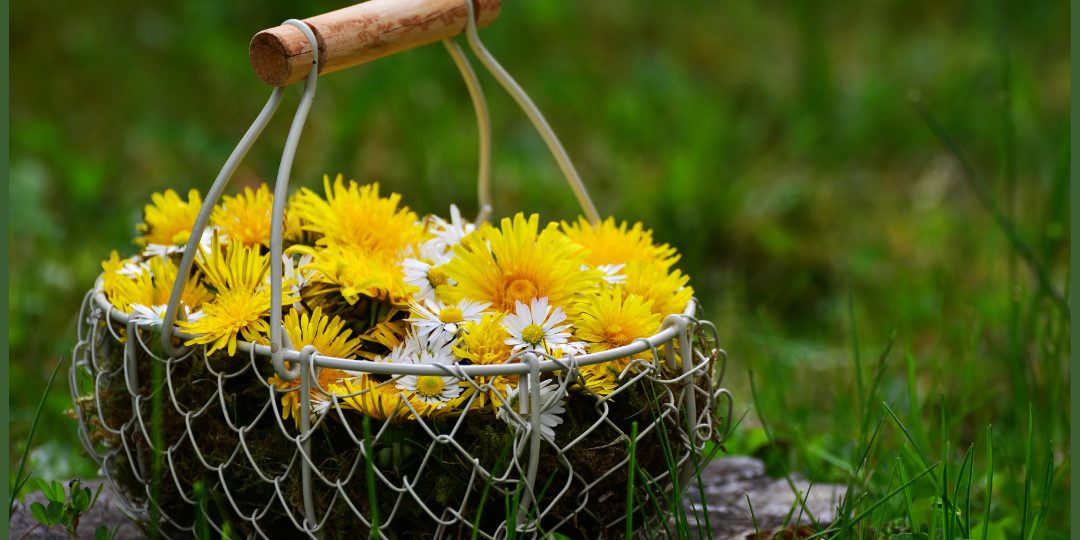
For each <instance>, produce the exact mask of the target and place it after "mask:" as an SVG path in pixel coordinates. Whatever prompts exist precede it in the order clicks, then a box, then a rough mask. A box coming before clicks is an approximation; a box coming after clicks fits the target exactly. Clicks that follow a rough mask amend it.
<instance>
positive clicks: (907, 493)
mask: <svg viewBox="0 0 1080 540" xmlns="http://www.w3.org/2000/svg"><path fill="white" fill-rule="evenodd" d="M896 467H897V469H899V471H900V481H901V482H903V483H904V484H907V472H906V471H905V470H904V460H903V459H901V458H900V456H896ZM904 505H905V506H906V507H907V513H908V527H910V528H911V529H912V530H916V531H917V530H918V525H917V524H916V522H915V504H914V503H913V502H912V500H911V489H910V488H904Z"/></svg>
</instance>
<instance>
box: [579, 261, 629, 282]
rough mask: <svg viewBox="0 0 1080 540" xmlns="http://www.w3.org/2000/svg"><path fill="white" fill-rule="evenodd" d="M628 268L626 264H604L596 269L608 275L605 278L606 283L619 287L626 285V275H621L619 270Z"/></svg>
mask: <svg viewBox="0 0 1080 540" xmlns="http://www.w3.org/2000/svg"><path fill="white" fill-rule="evenodd" d="M624 266H626V265H625V264H602V265H600V266H597V267H596V269H597V270H600V271H602V272H604V273H605V274H607V275H606V276H604V281H606V282H608V283H609V284H611V285H618V284H620V283H626V274H619V270H622V268H623V267H624ZM582 270H584V268H582Z"/></svg>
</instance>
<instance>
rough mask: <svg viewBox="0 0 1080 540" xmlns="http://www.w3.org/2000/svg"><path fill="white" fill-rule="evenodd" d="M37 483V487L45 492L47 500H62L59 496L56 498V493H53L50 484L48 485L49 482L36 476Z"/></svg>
mask: <svg viewBox="0 0 1080 540" xmlns="http://www.w3.org/2000/svg"><path fill="white" fill-rule="evenodd" d="M37 483H38V489H40V490H41V492H42V493H44V494H45V498H46V499H49V502H60V501H63V500H64V499H63V498H60V499H57V498H56V494H55V493H53V489H52V486H50V485H49V483H48V482H46V481H45V480H44V479H42V478H38V481H37Z"/></svg>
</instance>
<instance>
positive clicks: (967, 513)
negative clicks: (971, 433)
mask: <svg viewBox="0 0 1080 540" xmlns="http://www.w3.org/2000/svg"><path fill="white" fill-rule="evenodd" d="M969 451H970V452H971V465H970V466H969V467H968V477H967V497H964V502H965V504H966V505H967V508H965V509H964V531H966V533H965V536H964V538H971V478H972V477H973V476H974V475H975V443H971V450H969Z"/></svg>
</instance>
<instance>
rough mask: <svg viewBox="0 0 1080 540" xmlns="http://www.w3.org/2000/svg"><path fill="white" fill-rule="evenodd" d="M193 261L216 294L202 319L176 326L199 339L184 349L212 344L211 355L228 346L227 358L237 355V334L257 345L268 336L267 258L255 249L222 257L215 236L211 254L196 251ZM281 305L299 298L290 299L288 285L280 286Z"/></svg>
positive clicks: (235, 249) (233, 251) (234, 250)
mask: <svg viewBox="0 0 1080 540" xmlns="http://www.w3.org/2000/svg"><path fill="white" fill-rule="evenodd" d="M199 251H200V255H201V257H199V258H198V259H196V262H197V264H198V265H199V269H200V270H201V271H202V272H203V274H204V275H205V276H206V281H207V283H209V284H210V285H212V286H213V287H214V288H215V289H217V290H218V295H217V297H216V298H214V301H213V302H209V303H207V304H204V305H203V313H204V316H203V317H202V318H201V319H199V320H198V321H195V322H189V323H184V322H181V323H179V325H180V326H182V327H184V328H187V329H188V331H189V332H191V333H193V334H201V335H200V336H198V337H196V338H194V339H192V340H190V341H188V342H187V343H186V344H187V345H193V344H203V343H205V344H211V347H210V351H209V352H211V353H212V352H214V351H216V350H218V349H221V348H223V347H225V346H226V345H227V346H228V352H229V354H230V355H233V354H236V339H237V338H236V337H237V334H241V335H243V336H244V339H246V340H248V341H258V340H259V339H260V338H261V337H262V335H263V334H268V333H269V332H270V325H269V324H268V323H267V322H266V321H264V320H263V317H264V316H265V315H266V314H267V313H268V312H269V311H270V287H268V286H266V280H265V277H266V274H267V272H268V270H269V269H270V257H269V255H262V254H260V253H259V248H258V247H251V248H249V247H245V246H242V245H239V244H237V245H233V246H231V247H230V248H229V250H228V254H223V253H222V246H221V242H220V240H219V238H218V236H217V234H216V233H215V234H214V237H213V240H212V241H211V247H210V253H209V254H208V253H206V251H205V250H204V249H202V247H201V246H200V247H199ZM282 289H283V290H282V296H283V298H282V304H284V305H291V304H293V303H295V302H296V301H298V300H299V297H296V296H290V294H291V291H290V287H289V282H288V281H285V282H283V283H282Z"/></svg>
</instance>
